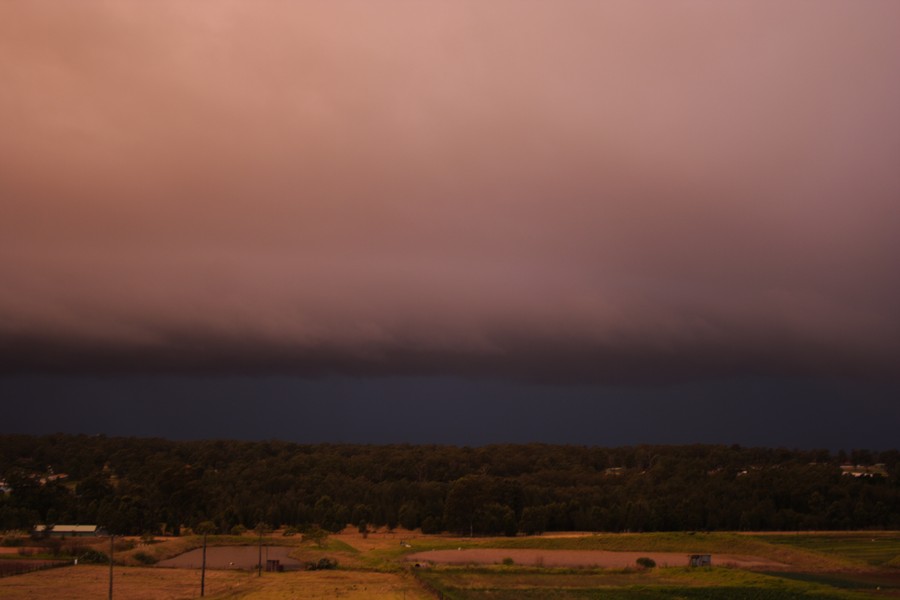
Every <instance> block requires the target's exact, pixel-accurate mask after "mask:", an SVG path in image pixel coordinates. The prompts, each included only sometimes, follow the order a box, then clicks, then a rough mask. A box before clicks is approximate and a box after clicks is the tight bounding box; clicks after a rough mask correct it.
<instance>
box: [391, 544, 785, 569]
mask: <svg viewBox="0 0 900 600" xmlns="http://www.w3.org/2000/svg"><path fill="white" fill-rule="evenodd" d="M642 556H646V557H648V558H652V559H653V560H655V561H656V564H657V566H660V567H682V566H687V564H688V555H687V554H685V553H683V552H608V551H605V550H530V549H529V550H525V549H516V550H512V549H510V550H504V549H498V548H477V549H467V550H431V551H428V552H417V553H415V554H410V555H409V556H407V557H406V560H407V561H411V562H430V563H437V564H444V565H469V564H478V565H484V564H488V565H490V564H499V563H502V562H503V559H505V558H511V559H512V560H513V562H514V563H515V564H517V565H526V566H543V567H608V568H620V569H621V568H625V567H633V566H635V564H636V563H635V561H636V560H637V559H638V558H640V557H642ZM712 564H713V566H723V565H732V566H736V567H741V568H745V569H747V568H780V567H784V566H785V565H784V564H782V563H778V562H775V561H771V560H767V559H764V558H760V557H758V556H742V555H737V554H713V556H712Z"/></svg>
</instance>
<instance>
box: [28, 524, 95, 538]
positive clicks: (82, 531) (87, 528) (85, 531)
mask: <svg viewBox="0 0 900 600" xmlns="http://www.w3.org/2000/svg"><path fill="white" fill-rule="evenodd" d="M47 529H48V528H47V525H43V524H40V525H35V526H34V533H35V534H37V535H43V534H46V535H49V536H51V537H89V536H98V535H106V532H105V531H103V530H102V529H101V528H100V527H98V526H97V525H50V527H49V529H50V531H49V532H48V531H47Z"/></svg>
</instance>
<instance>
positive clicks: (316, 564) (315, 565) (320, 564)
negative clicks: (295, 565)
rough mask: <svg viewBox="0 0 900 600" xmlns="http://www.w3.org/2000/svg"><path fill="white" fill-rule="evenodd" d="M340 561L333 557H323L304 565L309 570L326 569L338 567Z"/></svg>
mask: <svg viewBox="0 0 900 600" xmlns="http://www.w3.org/2000/svg"><path fill="white" fill-rule="evenodd" d="M337 564H338V562H337V561H336V560H335V559H333V558H327V557H323V558H320V559H319V560H318V561H309V562H307V563H306V564H305V565H303V566H304V568H305V569H306V570H307V571H322V570H325V569H336V568H337Z"/></svg>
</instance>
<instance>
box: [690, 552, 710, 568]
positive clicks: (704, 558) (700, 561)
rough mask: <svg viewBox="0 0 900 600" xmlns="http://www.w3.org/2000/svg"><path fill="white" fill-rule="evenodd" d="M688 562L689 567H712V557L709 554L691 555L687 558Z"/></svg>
mask: <svg viewBox="0 0 900 600" xmlns="http://www.w3.org/2000/svg"><path fill="white" fill-rule="evenodd" d="M688 558H689V559H690V562H689V563H688V565H689V566H691V567H711V566H712V555H711V554H691V555H690V556H689V557H688Z"/></svg>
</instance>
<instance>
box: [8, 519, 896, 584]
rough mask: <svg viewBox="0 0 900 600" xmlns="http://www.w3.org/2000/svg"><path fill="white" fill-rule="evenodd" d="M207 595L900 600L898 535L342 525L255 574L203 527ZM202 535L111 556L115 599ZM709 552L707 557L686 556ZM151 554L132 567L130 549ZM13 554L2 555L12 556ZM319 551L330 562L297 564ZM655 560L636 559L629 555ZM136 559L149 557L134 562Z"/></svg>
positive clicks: (170, 574)
mask: <svg viewBox="0 0 900 600" xmlns="http://www.w3.org/2000/svg"><path fill="white" fill-rule="evenodd" d="M209 539H210V547H209V549H208V552H207V561H208V562H207V564H208V568H207V573H206V597H208V598H212V599H220V600H225V599H235V600H237V599H249V600H288V599H307V598H309V599H312V598H323V599H324V598H347V599H350V600H353V599H359V600H362V599H373V600H388V599H395V598H396V599H400V598H404V599H409V600H414V599H422V600H428V599H430V598H446V599H448V600H506V599H509V600H513V599H518V598H524V599H532V598H533V599H554V600H589V599H600V598H602V599H604V600H608V599H611V600H632V599H634V600H638V599H648V600H654V599H659V600H679V599H682V600H694V599H696V600H718V599H722V600H726V599H727V600H778V599H786V600H793V599H796V600H840V599H845V600H853V599H866V598H900V533H886V532H877V533H873V532H857V533H833V532H829V533H803V534H769V533H760V534H735V533H709V534H704V533H696V534H689V533H646V534H589V533H587V534H566V535H545V536H532V537H514V538H460V537H450V536H442V535H422V534H420V533H418V532H409V531H399V530H398V531H394V532H386V531H380V532H375V533H371V534H369V535H368V536H362V535H361V534H359V533H357V532H356V531H351V530H349V529H348V530H345V531H344V532H343V533H340V534H335V535H332V536H331V537H329V538H328V539H327V540H325V541H324V542H322V543H320V544H313V543H311V542H303V541H301V540H300V539H298V538H297V537H284V536H283V535H280V534H278V533H275V534H271V535H270V536H268V537H265V538H264V539H263V542H264V546H263V557H264V560H265V556H266V555H268V556H269V558H277V559H278V560H281V561H282V562H283V563H287V564H288V565H291V566H292V567H293V568H294V569H296V570H288V571H286V572H271V573H267V572H264V573H262V576H257V571H256V570H255V569H256V563H257V557H258V555H259V546H258V543H259V539H258V538H256V537H254V536H251V535H245V536H240V537H238V536H210V538H209ZM199 544H200V538H198V537H195V536H185V537H181V538H161V539H159V540H156V541H154V543H152V544H136V545H135V547H134V548H132V549H130V550H128V551H125V552H122V553H119V554H117V555H116V556H117V565H116V567H115V570H114V597H116V598H128V599H136V600H164V599H172V600H181V599H187V598H197V597H199V596H200V570H199V562H198V557H199V551H198V546H199ZM691 554H710V555H711V557H712V566H711V567H700V568H691V567H689V566H687V564H688V556H689V555H691ZM138 555H142V556H144V557H146V556H148V555H149V556H152V557H153V560H154V562H155V564H153V565H152V566H138V562H137V560H136V558H135V557H136V556H138ZM9 558H10V559H12V556H9ZM323 558H328V559H330V560H334V561H337V568H335V569H326V570H305V569H306V565H309V564H311V563H316V562H317V561H319V560H321V559H323ZM639 558H642V559H651V560H652V561H653V562H655V564H656V566H655V567H650V568H647V567H642V566H639V564H638V559H639ZM144 560H146V558H145V559H144ZM108 577H109V569H108V567H107V566H105V565H97V564H95V565H84V564H80V565H77V566H74V565H70V566H66V567H60V568H52V569H47V570H42V571H36V572H32V573H27V574H22V575H14V576H9V577H3V578H0V597H2V598H4V600H6V599H9V600H25V599H38V598H67V599H72V600H82V599H84V600H87V599H88V598H91V599H93V598H104V597H106V595H107V593H108V585H109V579H108Z"/></svg>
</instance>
